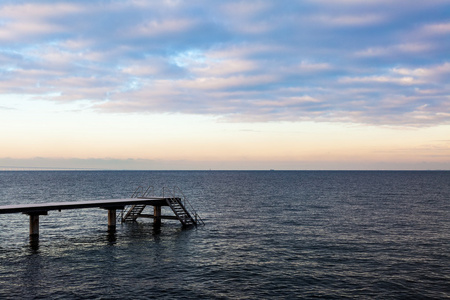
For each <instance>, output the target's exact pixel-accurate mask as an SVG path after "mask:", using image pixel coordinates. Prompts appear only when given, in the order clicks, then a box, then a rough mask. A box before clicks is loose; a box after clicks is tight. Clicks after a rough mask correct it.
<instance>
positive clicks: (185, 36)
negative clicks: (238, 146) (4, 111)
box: [0, 0, 450, 126]
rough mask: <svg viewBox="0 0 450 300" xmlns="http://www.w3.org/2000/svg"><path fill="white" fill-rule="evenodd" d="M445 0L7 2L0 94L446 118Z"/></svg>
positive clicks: (267, 116)
mask: <svg viewBox="0 0 450 300" xmlns="http://www.w3.org/2000/svg"><path fill="white" fill-rule="evenodd" d="M448 9H450V6H449V4H448V2H447V1H441V0H431V1H427V2H419V1H414V2H410V1H394V2H393V1H384V0H383V1H363V2H361V1H351V0H347V1H329V0H320V1H301V2H298V1H289V3H283V4H281V3H280V2H277V1H274V0H261V1H255V2H252V4H251V5H250V4H249V3H248V2H245V1H227V2H226V3H224V2H222V1H203V0H198V1H194V2H188V1H175V0H172V1H138V0H128V1H100V0H98V1H85V2H76V3H72V2H60V3H57V4H55V3H53V2H50V1H32V2H31V1H29V2H27V1H25V2H20V3H14V2H10V3H9V4H8V5H3V6H0V19H1V20H2V21H1V22H0V44H1V48H0V93H2V94H9V93H22V94H28V95H31V96H33V97H34V99H48V100H51V101H80V100H83V101H85V100H89V101H91V103H92V105H93V106H92V107H93V108H94V109H95V110H97V111H102V112H124V113H129V112H164V113H187V114H209V115H215V116H219V117H221V118H222V120H228V121H234V122H235V121H237V122H253V121H284V120H289V121H301V120H315V121H327V122H333V121H336V122H342V121H345V122H356V123H368V124H381V125H411V126H424V125H426V126H431V125H437V124H448V123H449V122H450V117H449V115H448V113H449V104H448V103H449V96H448V95H449V94H450V90H449V89H450V88H449V84H448V82H450V74H449V73H450V71H449V69H450V60H449V58H448V53H449V52H450V43H449V42H448V41H450V38H449V36H450V29H449V28H450V27H449V23H448V18H447V16H446V15H445V13H442V12H444V11H448ZM0 105H1V103H0Z"/></svg>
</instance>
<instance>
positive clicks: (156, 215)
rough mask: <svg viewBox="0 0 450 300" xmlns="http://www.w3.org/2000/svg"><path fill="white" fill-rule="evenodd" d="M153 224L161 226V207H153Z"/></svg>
mask: <svg viewBox="0 0 450 300" xmlns="http://www.w3.org/2000/svg"><path fill="white" fill-rule="evenodd" d="M153 224H154V225H158V226H159V225H161V206H160V205H155V206H153Z"/></svg>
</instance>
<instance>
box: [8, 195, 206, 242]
mask: <svg viewBox="0 0 450 300" xmlns="http://www.w3.org/2000/svg"><path fill="white" fill-rule="evenodd" d="M185 204H186V203H185V202H184V201H183V200H182V199H181V198H177V197H137V196H136V193H135V194H133V196H132V198H123V199H103V200H91V201H78V202H50V203H37V204H18V205H4V206H0V214H12V213H22V214H26V215H28V216H29V217H30V238H32V239H36V238H37V237H39V216H42V215H48V212H49V211H52V210H58V211H61V210H68V209H83V208H101V209H105V210H108V231H109V232H114V231H115V230H116V222H117V217H118V215H117V211H118V210H121V211H122V214H121V215H120V217H119V218H120V219H121V220H120V221H121V222H126V221H135V220H136V219H137V218H139V217H143V218H153V219H154V223H155V224H159V223H161V219H177V220H179V221H180V222H181V224H182V225H183V226H185V227H187V226H191V225H197V224H203V221H202V220H201V219H200V217H199V216H198V215H197V213H196V212H195V211H193V210H189V209H188V208H187V207H186V205H185ZM148 205H150V206H153V214H152V215H150V214H143V213H142V212H143V210H144V208H145V207H146V206H148ZM162 206H169V207H170V208H171V209H172V211H173V212H174V215H173V216H163V215H161V207H162ZM126 207H128V209H126Z"/></svg>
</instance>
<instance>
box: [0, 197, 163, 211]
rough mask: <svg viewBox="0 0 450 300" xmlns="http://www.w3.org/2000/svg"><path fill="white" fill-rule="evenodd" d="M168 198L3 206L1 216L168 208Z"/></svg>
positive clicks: (0, 207)
mask: <svg viewBox="0 0 450 300" xmlns="http://www.w3.org/2000/svg"><path fill="white" fill-rule="evenodd" d="M166 199H167V198H163V197H152V198H123V199H103V200H90V201H77V202H74V201H71V202H49V203H33V204H17V205H3V206H0V214H11V213H25V214H30V213H33V212H45V211H49V210H63V209H80V208H94V207H99V208H104V209H111V208H117V209H120V208H123V207H124V206H126V205H133V204H146V205H158V206H167V203H166Z"/></svg>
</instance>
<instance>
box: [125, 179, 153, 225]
mask: <svg viewBox="0 0 450 300" xmlns="http://www.w3.org/2000/svg"><path fill="white" fill-rule="evenodd" d="M153 190H154V188H153V186H148V187H147V189H146V190H144V188H143V187H142V186H138V187H137V188H136V190H135V191H134V192H133V194H132V195H131V198H145V197H148V196H149V195H151V194H152V193H153ZM145 207H146V205H145V204H135V205H132V206H131V207H130V208H129V209H127V210H126V211H122V215H121V216H120V220H121V221H122V222H128V221H136V219H137V218H138V217H139V215H140V214H141V213H142V211H143V210H144V209H145Z"/></svg>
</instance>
